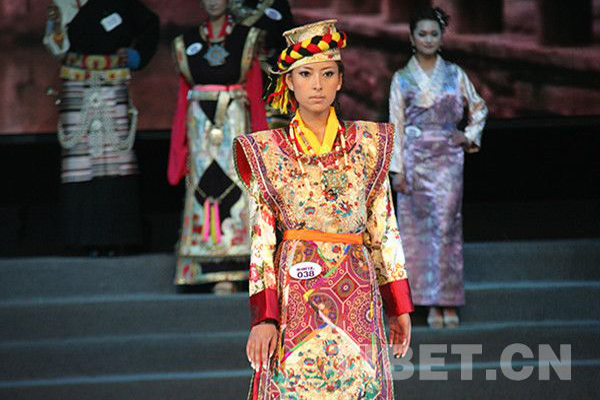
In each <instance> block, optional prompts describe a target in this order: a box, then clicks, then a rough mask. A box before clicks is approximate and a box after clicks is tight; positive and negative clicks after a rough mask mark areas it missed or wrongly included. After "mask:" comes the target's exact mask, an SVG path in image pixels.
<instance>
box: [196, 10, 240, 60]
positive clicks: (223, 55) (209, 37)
mask: <svg viewBox="0 0 600 400" xmlns="http://www.w3.org/2000/svg"><path fill="white" fill-rule="evenodd" d="M231 32H233V19H232V17H231V16H230V15H228V16H227V18H226V19H225V22H224V23H223V26H222V27H221V31H220V32H219V34H218V35H217V36H216V37H215V34H214V32H213V28H212V23H211V22H210V20H208V21H207V22H206V23H205V24H204V25H203V26H202V29H201V33H202V36H203V37H204V38H205V39H206V41H207V42H208V50H207V51H206V54H204V59H205V60H206V61H207V62H208V65H209V66H211V67H219V66H221V65H224V64H225V62H226V60H227V57H228V56H229V52H228V51H227V50H226V49H225V39H226V38H227V36H228V35H229V34H231Z"/></svg>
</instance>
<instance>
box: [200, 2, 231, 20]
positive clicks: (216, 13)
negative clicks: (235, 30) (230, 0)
mask: <svg viewBox="0 0 600 400" xmlns="http://www.w3.org/2000/svg"><path fill="white" fill-rule="evenodd" d="M202 5H203V6H204V9H205V10H206V12H207V13H208V17H209V18H210V19H215V18H219V17H221V16H222V15H223V14H225V12H226V11H227V0H202Z"/></svg>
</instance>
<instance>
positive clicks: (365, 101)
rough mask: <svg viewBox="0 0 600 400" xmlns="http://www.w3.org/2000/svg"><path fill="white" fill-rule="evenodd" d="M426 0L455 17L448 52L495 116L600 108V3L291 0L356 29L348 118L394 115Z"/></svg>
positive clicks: (307, 16)
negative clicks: (412, 22)
mask: <svg viewBox="0 0 600 400" xmlns="http://www.w3.org/2000/svg"><path fill="white" fill-rule="evenodd" d="M428 3H429V4H431V3H433V4H434V5H436V6H441V7H442V8H444V9H445V10H446V11H447V12H448V13H449V14H450V15H451V21H450V27H449V29H448V32H447V34H446V35H445V39H444V46H443V50H442V55H443V57H445V58H446V59H448V60H450V61H453V62H456V63H458V64H459V65H460V66H462V67H463V68H464V69H465V70H466V71H467V73H468V74H469V76H470V78H471V79H472V81H473V82H474V84H475V86H476V87H477V88H478V90H479V92H480V94H481V95H482V96H483V97H484V98H485V99H486V101H487V102H488V104H489V107H490V111H491V116H492V117H493V118H514V117H539V116H572V115H598V114H600V1H598V0H594V1H591V0H572V1H569V2H563V1H560V2H559V1H544V0H504V1H503V0H486V1H480V0H447V1H433V2H431V1H426V0H380V1H370V2H365V1H360V0H330V1H312V2H307V1H306V0H293V1H292V4H293V5H294V7H295V9H294V10H295V16H296V19H297V22H298V23H306V22H309V21H315V20H319V19H323V18H326V17H335V18H337V19H338V20H339V27H340V28H341V29H343V30H345V31H346V32H347V33H348V35H349V47H348V48H347V49H346V50H345V53H344V57H345V58H344V62H345V66H346V71H347V84H346V86H345V88H344V95H343V98H342V101H341V103H342V112H343V114H344V115H345V116H346V117H347V118H367V119H382V120H383V119H387V99H388V94H389V83H390V80H391V77H392V75H393V73H394V71H395V70H397V69H398V68H401V67H402V66H403V65H404V64H405V63H406V62H407V61H408V59H409V58H410V56H411V49H410V44H409V39H408V34H409V28H408V23H407V21H408V19H409V15H410V13H411V10H413V9H414V8H415V7H418V6H419V5H420V4H428ZM317 7H318V8H317Z"/></svg>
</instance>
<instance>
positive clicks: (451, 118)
mask: <svg viewBox="0 0 600 400" xmlns="http://www.w3.org/2000/svg"><path fill="white" fill-rule="evenodd" d="M447 23H448V17H447V15H446V14H445V13H444V12H443V11H442V10H440V9H437V8H436V9H431V8H427V9H425V10H424V11H422V12H421V13H419V14H417V15H415V16H414V17H413V19H412V20H411V23H410V28H411V42H412V43H413V46H414V47H413V48H414V50H415V55H414V56H413V57H412V58H411V59H410V61H409V62H408V64H407V65H406V67H405V68H403V69H401V70H399V71H397V72H396V73H395V74H394V77H393V80H392V84H391V91H390V103H389V106H390V121H391V122H392V123H393V124H394V125H395V126H396V136H397V141H396V145H395V152H394V157H393V158H392V165H391V167H390V170H391V172H392V173H394V174H395V176H394V179H393V181H394V188H395V189H396V190H398V192H399V193H398V203H397V207H398V221H400V232H401V234H402V238H403V239H404V245H405V250H406V268H407V269H408V272H409V274H410V278H411V288H412V291H413V292H412V293H413V301H414V302H415V304H416V305H423V306H429V307H430V308H429V316H428V319H427V320H428V323H429V325H430V326H432V327H434V328H441V327H443V326H444V324H445V325H446V326H449V327H453V326H456V325H458V322H459V320H458V315H457V313H456V307H458V306H461V305H463V304H464V301H465V298H464V283H463V253H462V247H463V238H462V213H461V208H462V195H463V165H464V152H465V151H467V152H469V153H472V152H476V151H478V150H479V147H480V145H481V133H482V130H483V127H484V125H485V120H486V116H487V108H486V105H485V102H484V101H483V99H482V98H481V97H480V96H479V95H478V94H477V92H476V91H475V88H474V86H473V84H472V83H471V81H470V80H469V78H468V77H467V75H466V74H465V72H464V71H463V70H462V69H461V68H460V67H459V66H457V65H456V64H452V63H450V62H448V61H445V60H444V59H443V58H442V57H441V56H439V55H438V50H439V49H440V46H441V41H442V34H443V31H444V29H445V27H446V25H447ZM465 107H466V108H468V124H467V126H466V128H465V129H464V132H463V131H460V130H459V129H458V127H457V126H458V124H459V122H460V121H461V120H462V119H463V114H464V109H465Z"/></svg>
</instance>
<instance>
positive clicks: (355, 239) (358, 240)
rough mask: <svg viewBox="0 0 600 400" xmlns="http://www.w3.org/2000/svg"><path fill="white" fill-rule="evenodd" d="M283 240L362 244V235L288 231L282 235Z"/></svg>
mask: <svg viewBox="0 0 600 400" xmlns="http://www.w3.org/2000/svg"><path fill="white" fill-rule="evenodd" d="M283 240H306V241H315V242H330V243H346V244H363V239H362V235H359V234H356V233H325V232H321V231H314V230H310V229H301V230H296V229H289V230H287V231H285V232H284V233H283Z"/></svg>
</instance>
